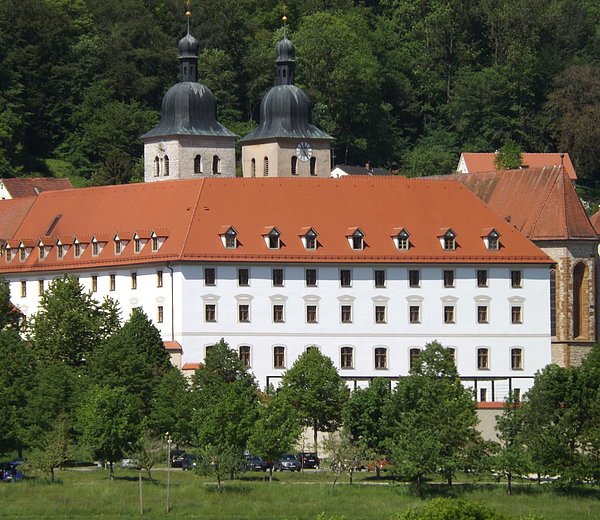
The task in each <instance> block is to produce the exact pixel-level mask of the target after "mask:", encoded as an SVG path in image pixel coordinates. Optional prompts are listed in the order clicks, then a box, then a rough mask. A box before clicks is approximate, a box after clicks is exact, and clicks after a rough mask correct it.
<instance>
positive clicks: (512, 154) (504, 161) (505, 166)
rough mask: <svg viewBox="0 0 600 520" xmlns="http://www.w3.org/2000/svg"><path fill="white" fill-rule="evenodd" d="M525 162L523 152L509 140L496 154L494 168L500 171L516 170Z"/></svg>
mask: <svg viewBox="0 0 600 520" xmlns="http://www.w3.org/2000/svg"><path fill="white" fill-rule="evenodd" d="M522 162H523V150H522V149H521V147H520V146H519V145H518V144H517V143H515V142H514V141H513V140H512V139H508V140H507V141H505V142H504V144H503V145H502V148H500V150H498V152H497V153H496V157H495V158H494V166H495V167H496V168H497V169H498V170H516V169H517V168H519V167H520V166H521V163H522Z"/></svg>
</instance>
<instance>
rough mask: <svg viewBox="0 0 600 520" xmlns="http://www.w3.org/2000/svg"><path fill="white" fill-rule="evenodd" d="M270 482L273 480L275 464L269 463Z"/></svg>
mask: <svg viewBox="0 0 600 520" xmlns="http://www.w3.org/2000/svg"><path fill="white" fill-rule="evenodd" d="M269 482H273V464H269Z"/></svg>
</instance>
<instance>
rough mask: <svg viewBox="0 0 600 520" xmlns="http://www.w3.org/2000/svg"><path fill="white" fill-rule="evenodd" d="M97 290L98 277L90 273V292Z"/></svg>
mask: <svg viewBox="0 0 600 520" xmlns="http://www.w3.org/2000/svg"><path fill="white" fill-rule="evenodd" d="M97 290H98V277H97V276H96V275H95V274H94V275H92V292H96V291H97Z"/></svg>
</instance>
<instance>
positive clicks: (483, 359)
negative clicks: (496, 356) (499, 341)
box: [477, 348, 490, 370]
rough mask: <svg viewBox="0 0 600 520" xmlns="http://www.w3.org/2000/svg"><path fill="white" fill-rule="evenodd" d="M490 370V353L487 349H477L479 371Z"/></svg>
mask: <svg viewBox="0 0 600 520" xmlns="http://www.w3.org/2000/svg"><path fill="white" fill-rule="evenodd" d="M489 368H490V358H489V351H488V349H487V348H478V349H477V369H478V370H488V369H489Z"/></svg>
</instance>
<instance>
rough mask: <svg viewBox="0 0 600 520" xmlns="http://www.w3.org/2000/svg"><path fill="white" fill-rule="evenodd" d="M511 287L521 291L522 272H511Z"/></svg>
mask: <svg viewBox="0 0 600 520" xmlns="http://www.w3.org/2000/svg"><path fill="white" fill-rule="evenodd" d="M510 286H511V287H512V288H513V289H520V288H521V287H523V280H522V273H521V271H520V270H517V271H511V272H510Z"/></svg>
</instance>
